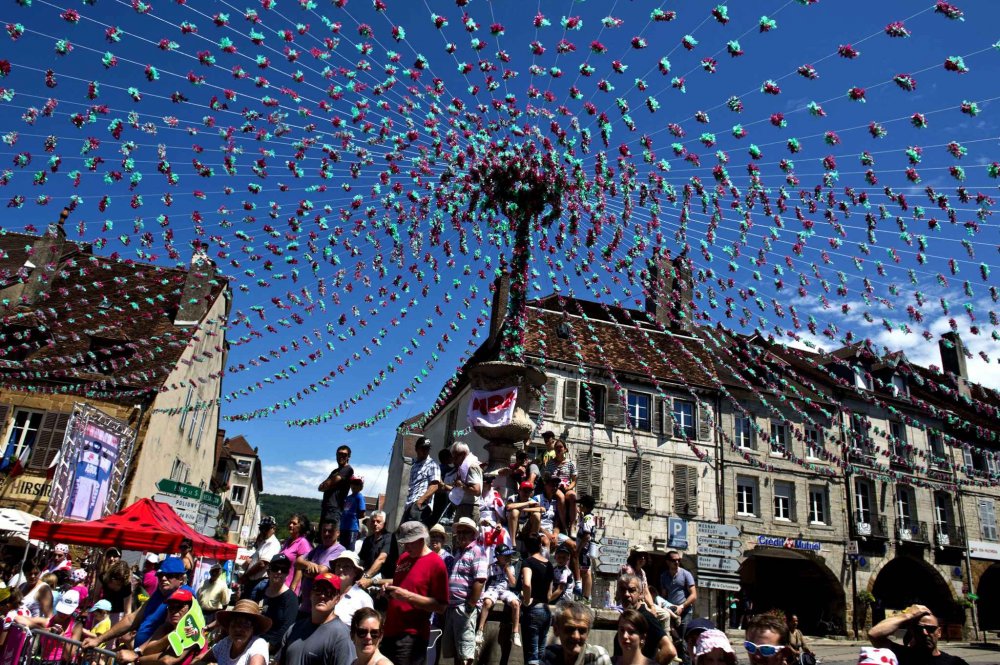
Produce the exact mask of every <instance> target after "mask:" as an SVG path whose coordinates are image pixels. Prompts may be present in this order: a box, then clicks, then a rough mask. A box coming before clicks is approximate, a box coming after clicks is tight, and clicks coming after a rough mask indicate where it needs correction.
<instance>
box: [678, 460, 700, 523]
mask: <svg viewBox="0 0 1000 665" xmlns="http://www.w3.org/2000/svg"><path fill="white" fill-rule="evenodd" d="M674 512H675V513H677V514H678V515H683V516H685V517H695V516H696V515H697V514H698V467H696V466H692V465H690V464H675V465H674Z"/></svg>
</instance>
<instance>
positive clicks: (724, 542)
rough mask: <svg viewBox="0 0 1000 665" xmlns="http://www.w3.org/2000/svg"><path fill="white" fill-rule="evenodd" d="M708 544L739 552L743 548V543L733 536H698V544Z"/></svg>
mask: <svg viewBox="0 0 1000 665" xmlns="http://www.w3.org/2000/svg"><path fill="white" fill-rule="evenodd" d="M702 545H707V546H708V547H716V548H718V549H724V550H734V551H735V552H736V553H737V554H739V553H740V551H741V550H742V549H743V543H742V542H740V541H739V540H733V539H732V538H716V537H714V536H698V546H699V547H700V546H702Z"/></svg>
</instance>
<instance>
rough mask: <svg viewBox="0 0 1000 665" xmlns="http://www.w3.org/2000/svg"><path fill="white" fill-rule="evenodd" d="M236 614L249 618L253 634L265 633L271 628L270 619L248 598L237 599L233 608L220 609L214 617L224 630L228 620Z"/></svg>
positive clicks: (226, 628) (226, 627)
mask: <svg viewBox="0 0 1000 665" xmlns="http://www.w3.org/2000/svg"><path fill="white" fill-rule="evenodd" d="M237 616H240V617H246V618H247V619H250V622H251V623H252V624H253V632H254V634H255V635H259V634H261V633H266V632H267V631H268V630H269V629H270V628H271V620H270V619H268V618H267V617H266V616H264V615H263V614H261V613H260V605H258V604H257V603H255V602H254V601H252V600H250V599H248V598H245V599H243V600H237V601H236V604H235V605H234V606H233V609H231V610H222V611H221V612H219V613H217V614H216V615H215V619H216V620H217V621H218V622H219V625H220V626H222V627H223V628H224V629H225V630H229V620H230V619H232V618H233V617H237Z"/></svg>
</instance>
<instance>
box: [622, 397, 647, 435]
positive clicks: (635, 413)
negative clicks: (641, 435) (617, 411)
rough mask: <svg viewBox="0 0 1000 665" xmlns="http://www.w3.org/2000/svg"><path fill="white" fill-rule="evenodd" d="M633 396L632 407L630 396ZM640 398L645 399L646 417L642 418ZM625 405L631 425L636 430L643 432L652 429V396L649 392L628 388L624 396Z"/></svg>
mask: <svg viewBox="0 0 1000 665" xmlns="http://www.w3.org/2000/svg"><path fill="white" fill-rule="evenodd" d="M633 397H635V398H636V400H635V405H634V407H633V404H632V398H633ZM642 398H645V400H646V417H645V419H643V418H642V416H641V412H642V405H641V403H640V402H642ZM625 407H626V409H628V417H629V420H630V421H631V423H632V427H633V428H634V429H637V430H642V431H643V432H652V431H653V396H652V395H650V394H649V393H644V392H642V391H639V390H629V391H628V394H627V395H626V396H625Z"/></svg>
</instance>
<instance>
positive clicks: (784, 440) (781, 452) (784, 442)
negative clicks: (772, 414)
mask: <svg viewBox="0 0 1000 665" xmlns="http://www.w3.org/2000/svg"><path fill="white" fill-rule="evenodd" d="M775 434H780V435H781V436H780V439H779V437H778V436H775ZM775 445H777V446H779V449H776V448H775ZM768 446H769V450H770V451H771V456H772V457H784V456H785V455H786V454H787V453H788V428H787V427H785V424H784V423H780V422H778V421H777V420H772V421H771V431H770V432H768Z"/></svg>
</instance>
